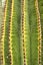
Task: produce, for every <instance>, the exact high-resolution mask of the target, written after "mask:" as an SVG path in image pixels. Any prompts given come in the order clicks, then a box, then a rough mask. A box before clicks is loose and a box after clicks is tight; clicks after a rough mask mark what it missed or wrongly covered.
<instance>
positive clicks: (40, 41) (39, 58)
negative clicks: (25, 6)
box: [35, 0, 42, 65]
mask: <svg viewBox="0 0 43 65" xmlns="http://www.w3.org/2000/svg"><path fill="white" fill-rule="evenodd" d="M35 8H36V15H37V28H38V64H39V65H41V44H42V38H41V37H42V34H41V21H40V12H39V8H38V0H35Z"/></svg>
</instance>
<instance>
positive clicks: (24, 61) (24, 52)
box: [21, 0, 27, 65]
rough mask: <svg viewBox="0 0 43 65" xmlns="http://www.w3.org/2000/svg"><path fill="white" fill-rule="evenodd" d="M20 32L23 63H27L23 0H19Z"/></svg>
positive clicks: (24, 64)
mask: <svg viewBox="0 0 43 65" xmlns="http://www.w3.org/2000/svg"><path fill="white" fill-rule="evenodd" d="M21 9H22V10H21V32H22V46H23V47H22V48H23V65H27V62H26V61H27V59H26V46H25V32H26V31H25V0H22V1H21Z"/></svg>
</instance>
